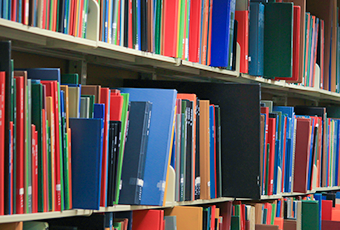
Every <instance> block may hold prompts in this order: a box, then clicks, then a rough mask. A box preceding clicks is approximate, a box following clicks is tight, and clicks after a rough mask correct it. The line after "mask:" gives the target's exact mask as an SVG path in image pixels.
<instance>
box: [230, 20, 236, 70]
mask: <svg viewBox="0 0 340 230" xmlns="http://www.w3.org/2000/svg"><path fill="white" fill-rule="evenodd" d="M237 27H238V22H237V21H236V20H234V35H233V36H234V38H233V52H232V54H231V58H232V61H231V70H236V47H237Z"/></svg>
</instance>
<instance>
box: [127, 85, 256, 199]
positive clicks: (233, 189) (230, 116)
mask: <svg viewBox="0 0 340 230" xmlns="http://www.w3.org/2000/svg"><path fill="white" fill-rule="evenodd" d="M124 85H126V86H131V87H149V88H150V87H155V88H168V89H176V90H178V92H180V93H195V94H196V96H197V97H198V98H200V99H209V100H210V103H212V104H218V105H219V106H220V108H221V137H222V146H221V149H222V165H223V167H222V178H223V179H222V195H223V196H224V197H230V196H236V197H250V198H259V196H260V185H259V183H258V181H257V176H258V177H259V176H260V167H259V160H260V156H259V153H260V144H259V143H260V86H259V85H258V84H227V83H225V84H217V83H198V82H180V81H177V82H176V81H172V82H169V81H139V80H137V81H136V80H124ZM221 95H224V96H223V98H222V97H221ZM226 98H228V99H226ZM153 108H154V107H153ZM228 108H231V109H228ZM200 109H201V108H200ZM249 114H252V116H249ZM153 115H154V114H153ZM201 118H202V109H201V110H200V120H201ZM200 123H201V122H200ZM232 130H239V132H234V131H232ZM250 130H251V131H250ZM200 132H201V130H200ZM150 138H151V136H150ZM244 159H247V160H244ZM200 161H202V159H200ZM254 175H257V176H255V177H254ZM240 180H242V181H245V183H241V184H240V183H239V181H240ZM201 181H202V180H201Z"/></svg>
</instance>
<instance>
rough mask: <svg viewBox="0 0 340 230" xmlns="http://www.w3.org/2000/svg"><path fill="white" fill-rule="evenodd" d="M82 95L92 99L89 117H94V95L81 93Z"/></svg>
mask: <svg viewBox="0 0 340 230" xmlns="http://www.w3.org/2000/svg"><path fill="white" fill-rule="evenodd" d="M81 97H88V98H89V99H90V111H89V118H93V115H94V100H95V96H94V95H81Z"/></svg>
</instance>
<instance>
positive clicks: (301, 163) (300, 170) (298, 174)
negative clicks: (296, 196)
mask: <svg viewBox="0 0 340 230" xmlns="http://www.w3.org/2000/svg"><path fill="white" fill-rule="evenodd" d="M296 121H297V122H296V123H297V124H296V144H295V159H294V183H293V191H294V192H301V193H306V192H307V172H308V171H307V170H308V160H309V151H310V141H311V140H310V139H311V137H310V126H311V124H310V122H311V121H310V119H307V118H296Z"/></svg>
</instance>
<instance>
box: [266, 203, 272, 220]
mask: <svg viewBox="0 0 340 230" xmlns="http://www.w3.org/2000/svg"><path fill="white" fill-rule="evenodd" d="M264 208H265V209H267V223H266V224H268V225H270V224H271V220H272V205H271V204H270V203H265V204H264Z"/></svg>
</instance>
